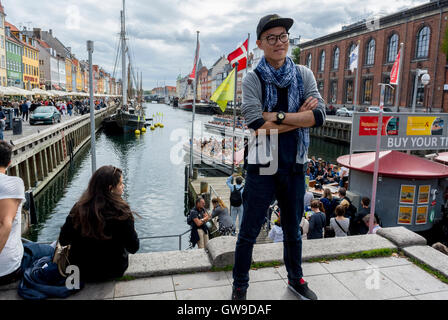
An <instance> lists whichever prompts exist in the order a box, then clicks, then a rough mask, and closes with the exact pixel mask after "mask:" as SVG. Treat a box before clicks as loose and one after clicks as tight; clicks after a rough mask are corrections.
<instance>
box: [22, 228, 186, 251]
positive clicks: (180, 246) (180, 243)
mask: <svg viewBox="0 0 448 320" xmlns="http://www.w3.org/2000/svg"><path fill="white" fill-rule="evenodd" d="M190 231H191V229H188V230H187V231H185V232H184V233H182V234H176V235H169V236H153V237H142V238H138V239H139V240H148V239H163V238H176V237H177V238H179V251H181V250H182V236H184V235H186V234H187V233H189V232H190ZM22 242H23V243H27V242H28V243H29V242H33V241H31V240H28V239H25V238H22ZM38 243H40V244H48V245H50V244H52V243H53V242H38Z"/></svg>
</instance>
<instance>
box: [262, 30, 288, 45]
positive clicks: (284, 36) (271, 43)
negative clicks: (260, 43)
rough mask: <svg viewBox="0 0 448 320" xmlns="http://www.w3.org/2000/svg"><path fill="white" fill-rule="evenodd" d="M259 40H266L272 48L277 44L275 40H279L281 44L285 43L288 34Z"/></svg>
mask: <svg viewBox="0 0 448 320" xmlns="http://www.w3.org/2000/svg"><path fill="white" fill-rule="evenodd" d="M261 40H266V41H267V42H268V43H269V44H270V45H271V46H273V45H274V44H276V43H277V40H280V42H281V43H286V42H288V40H289V33H282V34H280V35H278V36H275V35H270V36H267V37H266V38H264V39H261Z"/></svg>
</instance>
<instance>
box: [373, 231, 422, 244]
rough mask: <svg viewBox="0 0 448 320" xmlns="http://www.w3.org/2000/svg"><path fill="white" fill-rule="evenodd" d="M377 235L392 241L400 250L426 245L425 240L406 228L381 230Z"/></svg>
mask: <svg viewBox="0 0 448 320" xmlns="http://www.w3.org/2000/svg"><path fill="white" fill-rule="evenodd" d="M376 234H377V235H380V236H382V237H384V238H386V239H388V240H390V241H392V242H393V243H394V244H396V245H397V247H398V248H400V249H402V248H406V247H411V246H425V245H426V239H425V238H423V237H422V236H421V235H419V234H417V233H414V232H412V231H410V230H408V229H406V228H405V227H394V228H381V229H379V230H378V231H377V233H376Z"/></svg>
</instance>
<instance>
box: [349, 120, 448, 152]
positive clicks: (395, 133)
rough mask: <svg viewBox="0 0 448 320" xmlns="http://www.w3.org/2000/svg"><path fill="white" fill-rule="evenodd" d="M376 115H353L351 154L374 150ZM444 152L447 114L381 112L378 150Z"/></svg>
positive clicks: (447, 146)
mask: <svg viewBox="0 0 448 320" xmlns="http://www.w3.org/2000/svg"><path fill="white" fill-rule="evenodd" d="M378 117H379V114H378V113H366V112H355V113H354V114H353V125H352V141H351V149H352V151H375V150H376V134H377V131H378V129H377V128H378ZM440 149H448V114H446V113H411V112H406V113H404V112H403V113H402V112H394V113H392V112H385V113H383V126H382V130H381V146H380V150H440Z"/></svg>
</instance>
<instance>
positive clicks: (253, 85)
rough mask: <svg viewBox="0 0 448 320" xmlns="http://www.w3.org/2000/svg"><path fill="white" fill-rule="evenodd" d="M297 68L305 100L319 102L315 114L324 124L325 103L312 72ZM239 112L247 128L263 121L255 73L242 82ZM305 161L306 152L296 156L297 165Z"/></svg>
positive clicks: (261, 103) (259, 84) (303, 67)
mask: <svg viewBox="0 0 448 320" xmlns="http://www.w3.org/2000/svg"><path fill="white" fill-rule="evenodd" d="M297 68H298V69H299V72H300V74H301V76H302V79H303V86H304V89H305V100H306V99H308V98H309V97H315V98H317V99H318V100H319V104H318V106H317V109H316V110H317V112H320V113H321V115H322V118H323V123H325V118H326V113H325V102H324V100H323V99H322V97H321V95H320V93H319V90H318V89H317V84H316V79H315V78H314V74H313V72H312V71H311V70H310V69H308V68H307V67H305V66H302V65H297ZM241 111H242V114H243V116H244V118H245V119H246V123H247V124H248V126H249V127H250V124H251V123H253V122H254V121H257V120H259V119H263V91H262V88H261V83H260V80H259V79H258V76H257V75H256V73H255V72H253V71H251V72H249V73H248V74H247V75H246V77H245V78H244V80H243V103H242V106H241ZM323 123H322V124H323ZM322 124H320V125H322ZM257 143H258V145H260V143H259V142H257ZM250 145H251V144H250ZM268 148H269V147H268ZM249 152H251V151H249ZM307 160H308V152H306V153H305V155H304V156H303V157H299V155H297V163H302V164H303V163H306V162H307ZM261 163H262V162H261Z"/></svg>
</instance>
